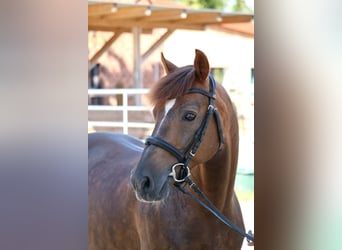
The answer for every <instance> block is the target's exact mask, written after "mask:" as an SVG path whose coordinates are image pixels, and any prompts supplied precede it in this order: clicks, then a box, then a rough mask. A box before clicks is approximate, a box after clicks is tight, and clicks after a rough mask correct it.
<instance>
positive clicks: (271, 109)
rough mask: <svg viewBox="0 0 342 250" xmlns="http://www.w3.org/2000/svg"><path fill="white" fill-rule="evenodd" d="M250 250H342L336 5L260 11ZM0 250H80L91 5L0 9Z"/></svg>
mask: <svg viewBox="0 0 342 250" xmlns="http://www.w3.org/2000/svg"><path fill="white" fill-rule="evenodd" d="M254 6H255V33H256V35H255V51H256V52H255V64H256V67H255V68H256V73H255V234H256V236H255V238H256V242H257V243H256V246H255V249H340V233H341V229H342V214H341V211H342V195H341V190H342V189H341V180H340V179H341V178H340V176H341V165H342V164H341V163H342V161H341V155H342V154H341V152H342V138H341V137H342V135H341V132H340V128H341V127H342V124H341V119H342V118H341V117H342V116H341V106H342V105H341V92H342V85H341V76H340V74H341V73H340V72H341V69H342V60H341V59H342V55H341V54H342V53H341V50H342V48H341V44H342V34H341V30H342V29H341V23H342V20H341V17H340V15H339V13H341V10H342V9H341V8H342V6H341V2H340V1H332V0H330V1H324V2H323V1H300V2H298V1H293V0H290V1H279V0H276V1H256V3H255V4H254ZM0 34H1V36H0V55H1V56H0V114H1V122H0V197H1V198H0V221H1V224H0V248H1V249H35V250H37V249H87V78H88V74H87V71H88V68H87V55H88V51H87V3H86V2H85V1H48V2H44V1H21V2H20V3H14V2H10V3H1V6H0Z"/></svg>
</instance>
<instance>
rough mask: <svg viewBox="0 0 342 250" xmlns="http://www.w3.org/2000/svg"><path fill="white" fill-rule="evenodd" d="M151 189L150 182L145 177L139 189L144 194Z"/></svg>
mask: <svg viewBox="0 0 342 250" xmlns="http://www.w3.org/2000/svg"><path fill="white" fill-rule="evenodd" d="M150 188H151V180H150V178H149V177H147V176H145V177H144V179H143V180H142V182H141V189H142V190H144V191H145V192H146V191H148V190H149V189H150Z"/></svg>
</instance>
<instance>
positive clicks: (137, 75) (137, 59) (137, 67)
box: [132, 27, 143, 106]
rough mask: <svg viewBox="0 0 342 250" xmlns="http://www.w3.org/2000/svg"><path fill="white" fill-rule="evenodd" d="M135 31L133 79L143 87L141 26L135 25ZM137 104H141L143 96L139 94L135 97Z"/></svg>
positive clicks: (137, 85)
mask: <svg viewBox="0 0 342 250" xmlns="http://www.w3.org/2000/svg"><path fill="white" fill-rule="evenodd" d="M132 33H133V50H134V69H133V79H134V87H135V88H142V87H143V79H142V72H141V52H140V34H141V28H140V27H134V28H133V30H132ZM135 105H139V106H140V105H141V97H140V96H139V95H137V96H136V98H135Z"/></svg>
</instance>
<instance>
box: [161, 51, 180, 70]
mask: <svg viewBox="0 0 342 250" xmlns="http://www.w3.org/2000/svg"><path fill="white" fill-rule="evenodd" d="M161 60H162V63H163V65H164V69H165V71H166V74H169V73H171V72H173V71H174V70H176V69H177V68H178V67H177V66H176V65H174V64H173V63H172V62H170V61H168V60H166V59H165V57H164V54H163V52H162V53H161Z"/></svg>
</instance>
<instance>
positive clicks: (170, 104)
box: [163, 99, 176, 119]
mask: <svg viewBox="0 0 342 250" xmlns="http://www.w3.org/2000/svg"><path fill="white" fill-rule="evenodd" d="M175 102H176V99H172V100H170V101H168V102H167V103H166V104H165V108H164V111H165V112H164V118H165V117H166V115H167V113H169V111H170V109H172V107H173V105H175ZM164 118H163V119H164Z"/></svg>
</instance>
